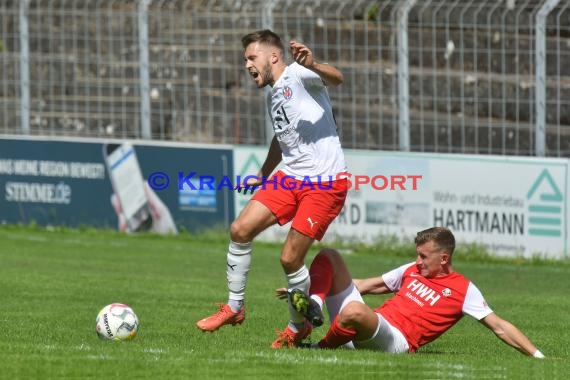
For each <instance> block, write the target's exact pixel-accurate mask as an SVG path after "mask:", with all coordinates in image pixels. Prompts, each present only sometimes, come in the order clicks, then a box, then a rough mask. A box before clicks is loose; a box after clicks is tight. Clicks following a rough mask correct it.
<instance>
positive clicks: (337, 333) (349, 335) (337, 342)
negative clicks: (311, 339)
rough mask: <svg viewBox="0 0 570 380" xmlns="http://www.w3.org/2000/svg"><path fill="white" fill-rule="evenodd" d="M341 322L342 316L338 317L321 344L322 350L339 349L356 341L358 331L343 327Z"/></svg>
mask: <svg viewBox="0 0 570 380" xmlns="http://www.w3.org/2000/svg"><path fill="white" fill-rule="evenodd" d="M339 321H340V315H337V316H336V318H335V319H334V321H333V322H332V323H331V327H329V330H328V331H327V334H326V335H325V337H324V338H323V339H321V341H320V342H319V347H320V348H337V347H340V346H342V345H343V344H345V343H348V342H350V341H351V340H352V339H354V337H355V336H356V330H355V329H354V328H352V327H341V325H340V322H339Z"/></svg>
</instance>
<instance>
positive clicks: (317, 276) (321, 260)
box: [309, 254, 334, 303]
mask: <svg viewBox="0 0 570 380" xmlns="http://www.w3.org/2000/svg"><path fill="white" fill-rule="evenodd" d="M333 274H334V273H333V266H332V263H331V261H330V260H329V258H328V257H327V255H323V254H320V255H317V256H316V257H315V259H314V260H313V263H312V264H311V268H310V269H309V276H310V277H311V287H310V288H309V294H310V295H316V296H318V297H319V298H320V299H321V300H322V301H323V303H324V302H325V298H326V296H327V294H329V291H330V289H331V286H332V281H333Z"/></svg>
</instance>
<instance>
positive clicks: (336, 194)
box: [251, 171, 348, 240]
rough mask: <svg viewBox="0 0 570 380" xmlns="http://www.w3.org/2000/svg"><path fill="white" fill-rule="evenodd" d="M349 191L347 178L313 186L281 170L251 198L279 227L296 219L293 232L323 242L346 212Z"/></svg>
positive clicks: (313, 184)
mask: <svg viewBox="0 0 570 380" xmlns="http://www.w3.org/2000/svg"><path fill="white" fill-rule="evenodd" d="M347 189H348V184H347V180H346V179H339V180H336V181H326V182H325V181H322V182H318V183H311V182H308V181H300V180H297V179H294V178H293V177H292V176H287V175H285V173H283V172H282V171H278V172H277V173H275V174H274V175H273V176H271V177H269V178H268V180H267V181H266V182H265V183H264V184H263V185H262V187H261V189H259V190H258V191H257V193H256V194H255V195H254V196H253V197H252V198H251V199H254V200H256V201H258V202H261V203H263V204H264V205H265V206H266V207H267V208H269V210H271V212H272V213H273V214H274V215H275V216H276V217H277V222H278V223H279V225H284V224H286V223H288V222H290V221H291V220H293V224H292V225H291V227H292V228H293V229H295V230H296V231H298V232H300V233H302V234H303V235H307V236H309V237H311V238H313V239H316V240H321V239H322V238H323V236H324V235H325V232H327V228H328V227H329V225H330V224H331V223H332V221H333V220H334V218H336V217H337V215H338V214H339V213H340V211H341V210H342V207H343V206H344V201H345V199H346V194H347Z"/></svg>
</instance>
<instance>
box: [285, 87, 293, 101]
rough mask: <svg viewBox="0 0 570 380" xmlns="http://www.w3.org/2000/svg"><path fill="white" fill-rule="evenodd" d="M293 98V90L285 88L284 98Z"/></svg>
mask: <svg viewBox="0 0 570 380" xmlns="http://www.w3.org/2000/svg"><path fill="white" fill-rule="evenodd" d="M292 96H293V90H291V87H289V86H285V87H284V88H283V97H284V98H285V99H286V100H289V99H291V97H292Z"/></svg>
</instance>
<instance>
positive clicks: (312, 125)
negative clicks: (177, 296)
mask: <svg viewBox="0 0 570 380" xmlns="http://www.w3.org/2000/svg"><path fill="white" fill-rule="evenodd" d="M242 45H243V48H244V61H245V68H246V70H247V71H248V73H249V74H250V76H251V78H252V80H253V81H254V82H255V84H256V86H257V87H258V88H264V87H266V86H270V87H271V91H270V96H268V99H267V108H268V112H269V115H271V118H272V120H273V129H274V132H275V135H274V137H273V140H272V142H271V145H270V147H269V152H268V154H267V158H266V160H265V162H264V164H263V165H262V167H261V170H260V172H259V173H257V177H256V178H250V179H249V180H248V181H247V183H246V184H245V185H244V186H245V187H246V188H248V187H249V188H252V187H258V188H259V190H258V191H257V192H256V194H255V195H254V196H253V197H252V199H251V200H250V201H249V202H248V204H247V205H246V206H245V208H244V209H243V210H242V212H241V213H240V215H239V216H238V218H237V219H236V220H235V221H234V222H233V223H232V225H231V228H230V238H231V241H230V245H229V249H228V254H227V268H226V271H227V278H228V288H229V296H228V303H227V304H222V305H220V309H219V310H218V312H216V313H214V314H213V315H211V316H209V317H206V318H204V319H201V320H199V321H198V322H197V323H196V326H197V327H198V328H199V329H201V330H203V331H215V330H217V329H218V328H220V327H221V326H223V325H227V324H231V325H236V324H241V323H243V321H244V318H245V305H244V297H245V288H246V280H247V273H248V271H249V268H250V262H251V252H252V240H253V239H254V238H255V237H256V236H257V235H258V234H259V233H260V232H262V231H263V230H265V229H266V228H268V227H269V226H271V225H274V224H276V223H279V224H280V225H283V224H286V223H288V222H289V221H292V224H291V229H290V230H289V232H288V235H287V237H286V239H285V242H284V245H283V248H282V251H281V258H280V260H281V265H282V267H283V270H284V272H285V277H286V280H287V286H288V287H289V288H299V289H301V290H303V291H305V292H306V291H308V289H309V285H310V279H309V271H308V269H307V267H306V266H305V264H304V260H305V256H306V254H307V251H308V250H309V248H310V247H311V245H312V243H313V241H314V240H321V238H322V237H323V235H324V234H325V232H326V230H327V228H328V226H329V224H330V223H331V222H332V221H333V220H334V218H336V216H337V215H338V214H339V213H340V211H341V209H342V207H343V205H344V201H345V199H346V194H347V188H348V183H347V180H346V178H345V177H343V176H342V174H343V173H344V172H345V171H346V164H345V160H344V154H343V152H342V148H341V144H340V140H339V137H338V134H337V126H336V122H335V119H334V116H333V112H332V106H331V102H330V99H329V95H328V92H327V86H331V85H332V86H336V85H339V84H341V83H342V81H343V76H342V73H341V72H340V71H339V70H337V69H336V68H335V67H333V66H331V65H329V64H325V63H320V62H317V61H316V60H315V59H314V58H313V53H312V51H311V50H310V49H309V48H308V47H307V46H305V45H303V44H301V43H299V42H297V41H291V42H290V43H289V49H290V51H291V55H292V56H293V59H294V61H295V62H293V63H291V64H289V65H287V64H286V62H285V48H284V46H283V44H282V42H281V39H280V37H279V36H278V35H277V34H275V33H274V32H272V31H270V30H260V31H256V32H253V33H250V34H247V35H245V36H244V37H243V38H242ZM281 161H283V166H282V168H281V169H280V170H279V171H277V173H276V174H275V175H273V176H271V177H269V176H270V175H271V173H272V172H273V170H274V169H275V168H276V167H277V165H278V164H279V163H280V162H281ZM289 311H290V321H289V324H288V326H287V327H286V329H285V330H284V331H283V332H281V333H279V334H278V335H279V336H278V338H277V339H276V340H275V341H274V342H273V344H272V347H273V348H280V347H290V346H295V345H296V344H297V343H299V342H300V341H301V340H302V339H304V338H305V337H307V336H308V335H309V334H310V332H311V330H312V327H313V326H312V324H311V323H309V322H308V321H307V320H306V319H305V318H304V317H303V315H302V314H300V313H299V312H298V311H296V310H295V309H293V308H292V307H289Z"/></svg>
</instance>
